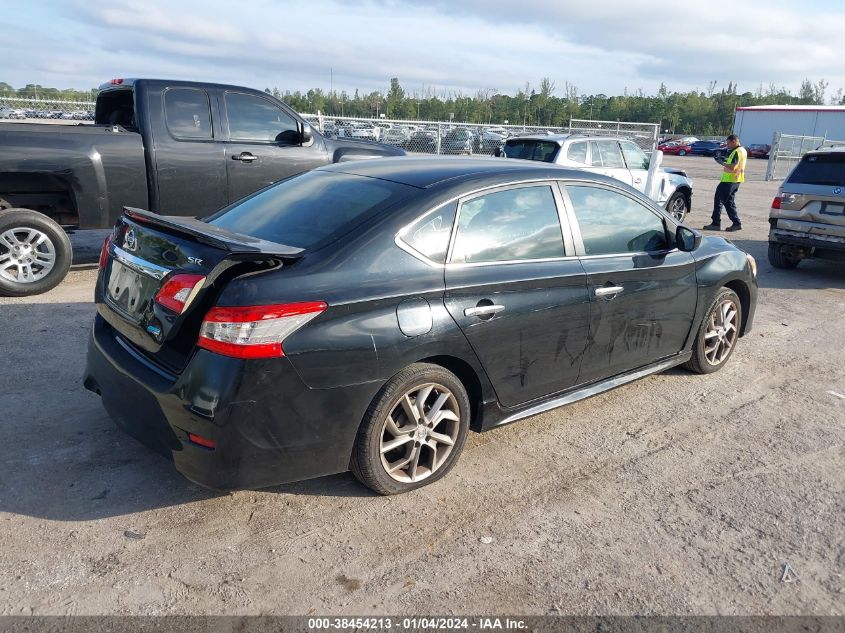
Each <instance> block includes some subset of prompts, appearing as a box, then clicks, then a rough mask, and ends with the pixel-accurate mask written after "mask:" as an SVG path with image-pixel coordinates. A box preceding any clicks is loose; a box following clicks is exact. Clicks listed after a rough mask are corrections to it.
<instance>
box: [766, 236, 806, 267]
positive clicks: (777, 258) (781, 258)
mask: <svg viewBox="0 0 845 633" xmlns="http://www.w3.org/2000/svg"><path fill="white" fill-rule="evenodd" d="M800 261H801V260H800V258H798V257H790V256H789V255H787V254H786V253H785V252H784V248H783V246H782V245H781V244H778V243H777V242H769V263H770V264H771V265H772V266H774V267H775V268H787V269H792V268H795V267H796V266H797V265H798V262H800Z"/></svg>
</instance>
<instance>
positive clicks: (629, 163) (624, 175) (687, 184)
mask: <svg viewBox="0 0 845 633" xmlns="http://www.w3.org/2000/svg"><path fill="white" fill-rule="evenodd" d="M504 154H505V156H506V157H508V158H522V159H527V160H536V161H543V162H546V163H554V164H556V165H561V166H563V167H570V168H573V169H583V170H585V171H591V172H594V173H597V174H603V175H605V176H611V177H612V178H616V179H617V180H621V181H622V182H624V183H625V184H626V185H631V186H633V187H634V188H635V189H637V190H639V191H641V192H645V187H646V184H647V180H648V166H649V162H650V161H649V157H648V156H647V155H646V153H645V152H643V150H642V149H640V147H639V146H638V145H637V144H636V143H634V142H633V141H630V140H628V139H625V138H615V137H609V136H587V135H582V134H552V135H544V136H517V137H514V138H509V139H508V140H507V141H505V146H504ZM659 177H660V183H659V185H658V187H657V188H656V191H657V198H656V200H655V201H656V202H657V203H658V204H660V205H661V206H663V207H664V208H665V209H666V210H667V211H669V213H671V214H672V215H673V216H674V217H675V219H677V220H678V221H679V222H683V220H684V218H685V217H686V216H687V214H688V213H689V212H690V209H691V208H692V180H690V179H689V178H688V177H687V174H686V172H685V171H683V170H682V169H675V168H672V167H663V168H661V170H660V172H659Z"/></svg>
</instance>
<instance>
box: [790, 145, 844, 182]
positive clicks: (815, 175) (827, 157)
mask: <svg viewBox="0 0 845 633" xmlns="http://www.w3.org/2000/svg"><path fill="white" fill-rule="evenodd" d="M786 182H790V183H795V184H800V185H845V152H841V153H839V152H838V153H835V154H810V155H809V156H805V157H804V158H802V159H801V162H800V163H798V165H797V166H796V167H795V170H794V171H793V172H792V173H791V174H790V175H789V178H788V179H787V181H786Z"/></svg>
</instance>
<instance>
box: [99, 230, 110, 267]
mask: <svg viewBox="0 0 845 633" xmlns="http://www.w3.org/2000/svg"><path fill="white" fill-rule="evenodd" d="M110 244H111V235H109V236H108V237H106V239H105V241H104V242H103V248H101V249H100V270H104V269H105V268H106V262H108V260H109V245H110Z"/></svg>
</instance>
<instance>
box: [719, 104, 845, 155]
mask: <svg viewBox="0 0 845 633" xmlns="http://www.w3.org/2000/svg"><path fill="white" fill-rule="evenodd" d="M775 132H780V133H781V134H795V135H797V136H820V137H823V138H827V139H832V140H834V141H845V106H819V105H763V106H749V107H744V108H740V107H738V108H737V109H736V113H735V114H734V134H736V135H737V136H739V138H740V140H741V141H742V144H743V145H744V146H746V147H748V146H749V145H751V144H754V143H766V144H771V142H772V137H773V136H774V134H775Z"/></svg>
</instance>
